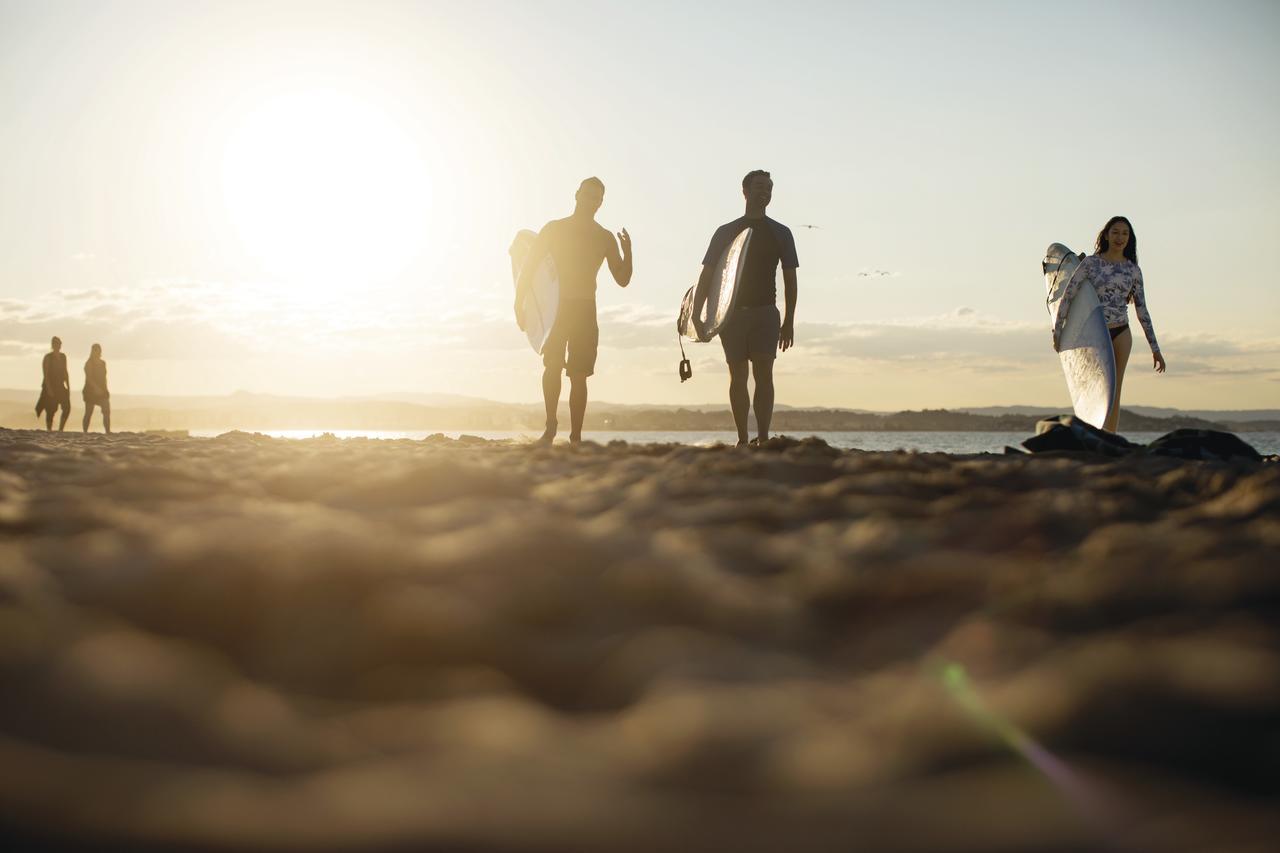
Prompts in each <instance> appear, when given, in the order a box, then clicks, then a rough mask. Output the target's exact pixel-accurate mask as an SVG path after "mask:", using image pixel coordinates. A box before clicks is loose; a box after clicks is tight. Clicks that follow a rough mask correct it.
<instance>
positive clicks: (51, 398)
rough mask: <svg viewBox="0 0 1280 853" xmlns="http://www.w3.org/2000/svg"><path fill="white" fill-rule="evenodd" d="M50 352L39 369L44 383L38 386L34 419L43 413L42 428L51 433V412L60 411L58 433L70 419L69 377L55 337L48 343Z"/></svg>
mask: <svg viewBox="0 0 1280 853" xmlns="http://www.w3.org/2000/svg"><path fill="white" fill-rule="evenodd" d="M49 346H50V347H52V349H53V351H52V352H47V353H45V356H44V362H43V363H42V364H41V369H42V370H43V372H44V382H43V383H42V384H41V386H40V399H39V400H38V401H36V417H37V418H38V417H40V413H41V412H43V413H44V427H45V429H46V430H49V431H50V432H52V431H53V410H54V409H59V408H60V409H62V420H61V421H59V422H58V432H62V430H63V428H64V427H66V425H67V418H69V417H71V377H70V376H69V375H68V373H67V354H66V353H64V352H63V351H62V339H61V338H59V337H57V336H55V337H54V338H53V340H51V341H50V342H49Z"/></svg>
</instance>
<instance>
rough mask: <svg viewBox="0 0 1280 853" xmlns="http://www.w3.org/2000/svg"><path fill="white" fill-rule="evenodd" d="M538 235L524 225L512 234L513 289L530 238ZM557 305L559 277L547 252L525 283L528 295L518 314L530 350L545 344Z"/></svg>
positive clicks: (539, 350) (535, 349)
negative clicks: (528, 281)
mask: <svg viewBox="0 0 1280 853" xmlns="http://www.w3.org/2000/svg"><path fill="white" fill-rule="evenodd" d="M536 239H538V235H537V234H535V233H533V232H532V231H530V230H528V229H527V228H526V229H523V230H521V231H520V232H518V233H517V234H516V238H515V239H514V240H512V241H511V248H510V249H509V250H508V253H509V254H510V255H511V279H512V281H514V282H515V285H516V288H517V290H518V289H519V287H520V273H521V272H522V271H523V270H524V262H525V259H526V258H527V257H529V250H530V249H532V248H533V241H534V240H536ZM559 307H560V279H559V278H557V276H556V264H555V261H554V260H552V258H551V255H550V254H549V253H548V254H547V256H546V257H545V258H543V259H542V262H541V263H539V264H538V269H537V270H535V271H534V274H533V280H532V282H530V285H529V295H528V296H527V297H526V298H525V300H524V312H523V314H522V315H521V318H520V319H521V325H522V327H523V328H524V333H525V336H526V337H527V338H528V339H529V346H531V347H533V351H534V352H536V353H538V354H539V355H541V354H542V348H543V347H545V346H546V345H547V337H548V336H550V334H551V327H552V326H553V325H555V322H556V309H558V308H559Z"/></svg>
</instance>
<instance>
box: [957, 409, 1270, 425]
mask: <svg viewBox="0 0 1280 853" xmlns="http://www.w3.org/2000/svg"><path fill="white" fill-rule="evenodd" d="M1064 408H1065V407H1063V406H966V407H963V408H957V409H954V410H953V411H957V412H969V413H971V414H975V415H1016V414H1027V415H1035V414H1058V413H1060V412H1062V411H1064ZM1124 409H1125V410H1126V411H1130V412H1133V413H1134V414H1137V415H1142V416H1143V417H1148V418H1179V417H1190V418H1200V419H1202V420H1206V421H1216V422H1217V423H1226V422H1228V421H1230V422H1242V421H1278V422H1280V409H1171V408H1166V407H1161V406H1125V407H1124Z"/></svg>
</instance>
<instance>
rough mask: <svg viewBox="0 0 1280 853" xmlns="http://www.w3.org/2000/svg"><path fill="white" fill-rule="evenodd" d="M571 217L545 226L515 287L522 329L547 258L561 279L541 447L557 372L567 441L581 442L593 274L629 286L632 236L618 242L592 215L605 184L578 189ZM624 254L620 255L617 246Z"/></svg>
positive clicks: (549, 343) (547, 436)
mask: <svg viewBox="0 0 1280 853" xmlns="http://www.w3.org/2000/svg"><path fill="white" fill-rule="evenodd" d="M574 199H575V201H576V203H575V205H574V209H573V213H572V214H571V215H569V216H567V217H565V218H564V219H553V220H552V221H551V222H548V223H547V224H546V225H545V226H543V228H542V230H541V231H540V232H539V233H538V237H537V239H536V240H534V243H533V246H532V247H531V248H530V249H529V255H528V257H527V258H526V259H525V261H524V265H523V266H522V268H521V272H520V278H519V281H518V283H517V285H516V304H515V310H516V321H517V322H518V323H520V324H521V328H524V325H523V324H524V316H525V300H526V299H527V298H529V295H530V292H531V288H532V284H533V277H534V275H535V273H536V271H537V269H538V267H539V265H540V263H541V261H542V260H543V259H544V258H545V257H546V256H547V255H548V254H549V255H550V256H551V258H552V260H553V261H554V263H555V269H556V275H557V277H558V278H559V304H558V308H557V311H556V317H555V321H554V322H553V323H552V325H551V332H550V334H549V335H548V336H547V340H546V343H545V344H544V345H543V347H542V366H543V369H542V398H543V401H544V402H545V403H546V408H547V428H546V431H545V432H543V434H542V437H541V438H540V439H538V440H539V442H541V443H543V444H550V443H551V442H552V440H553V439H555V437H556V429H557V423H556V410H557V409H558V408H559V406H560V371H562V370H563V371H564V372H565V373H566V374H567V375H568V376H569V420H570V429H569V441H570V442H571V443H573V444H577V443H578V442H580V441H582V422H583V420H584V419H585V417H586V414H587V377H588V376H590V375H591V374H593V373H595V367H596V351H597V349H598V348H599V343H600V328H599V324H598V323H597V320H596V274H597V273H598V272H599V271H600V265H601V264H602V263H604V262H605V261H608V263H609V272H610V273H611V274H612V275H613V280H614V281H616V282H617V283H618V286H619V287H626V286H627V285H628V284H630V283H631V267H632V265H631V235H630V234H628V233H627V229H625V228H624V229H622V231H620V232H618V235H617V239H616V240H615V239H614V235H613V234H612V233H611V232H610V231H609V230H608V229H606V228H604V227H603V226H602V225H600V223H598V222H596V220H595V215H596V211H598V210H599V209H600V205H602V204H604V182H603V181H601V180H600V179H599V178H587V179H586V180H585V181H583V182H582V184H581V185H579V187H578V192H577V194H576V195H575V196H574ZM619 243H621V245H622V250H621V252H619V249H618V245H619Z"/></svg>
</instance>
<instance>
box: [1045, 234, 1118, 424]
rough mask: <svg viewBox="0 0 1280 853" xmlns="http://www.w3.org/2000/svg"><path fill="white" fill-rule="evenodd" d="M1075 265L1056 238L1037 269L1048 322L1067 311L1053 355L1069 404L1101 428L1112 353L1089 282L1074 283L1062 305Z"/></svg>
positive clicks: (1110, 396)
mask: <svg viewBox="0 0 1280 853" xmlns="http://www.w3.org/2000/svg"><path fill="white" fill-rule="evenodd" d="M1079 268H1080V258H1079V257H1078V256H1077V255H1076V253H1075V252H1073V251H1071V250H1070V249H1068V248H1067V247H1066V246H1064V245H1062V244H1061V243H1053V244H1051V245H1050V246H1049V248H1048V249H1047V250H1045V253H1044V261H1043V263H1042V264H1041V269H1042V270H1043V271H1044V282H1045V288H1046V290H1047V292H1048V297H1047V299H1046V305H1047V306H1048V308H1049V318H1050V323H1051V324H1056V321H1057V318H1058V316H1059V315H1060V313H1061V312H1063V311H1066V312H1067V322H1066V324H1065V325H1064V326H1063V328H1062V336H1061V338H1059V340H1058V356H1059V358H1060V359H1061V361H1062V372H1063V373H1064V374H1066V377H1067V391H1068V392H1069V393H1070V394H1071V407H1072V409H1074V410H1075V413H1076V417H1078V418H1080V419H1081V420H1083V421H1086V422H1087V423H1090V424H1092V425H1093V426H1096V427H1099V428H1101V427H1102V425H1103V424H1105V423H1106V422H1107V417H1108V416H1109V415H1110V414H1111V410H1112V407H1113V406H1114V405H1115V403H1116V354H1115V350H1114V349H1113V348H1112V345H1111V334H1110V332H1108V331H1107V320H1106V317H1105V316H1104V315H1103V313H1102V304H1101V303H1100V302H1098V294H1097V292H1096V291H1095V290H1094V289H1093V287H1092V286H1090V285H1087V284H1086V285H1084V286H1082V287H1079V288H1077V289H1076V292H1075V295H1074V296H1073V297H1072V299H1071V302H1070V304H1067V305H1064V304H1062V298H1063V296H1065V295H1066V291H1067V285H1068V283H1070V281H1071V278H1072V276H1074V275H1075V274H1076V271H1077V270H1078V269H1079ZM1050 328H1053V325H1050Z"/></svg>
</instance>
